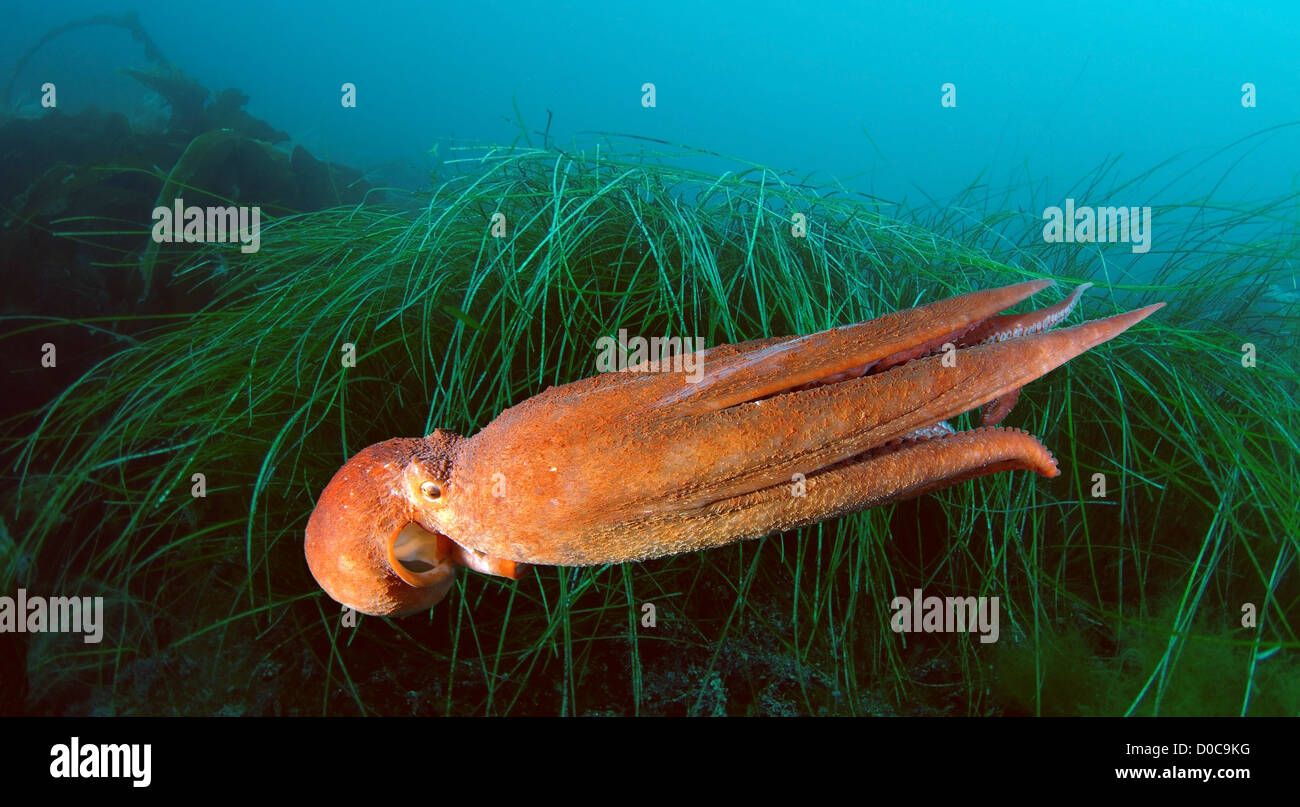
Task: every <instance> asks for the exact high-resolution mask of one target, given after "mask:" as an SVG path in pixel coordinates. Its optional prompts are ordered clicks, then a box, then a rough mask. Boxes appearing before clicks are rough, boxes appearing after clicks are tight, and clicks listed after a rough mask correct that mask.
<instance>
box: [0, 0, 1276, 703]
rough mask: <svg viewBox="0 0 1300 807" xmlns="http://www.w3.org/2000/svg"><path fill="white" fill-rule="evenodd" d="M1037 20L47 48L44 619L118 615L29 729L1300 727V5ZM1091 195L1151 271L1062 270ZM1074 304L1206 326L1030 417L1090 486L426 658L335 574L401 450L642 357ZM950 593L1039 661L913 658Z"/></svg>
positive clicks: (983, 14) (606, 25)
mask: <svg viewBox="0 0 1300 807" xmlns="http://www.w3.org/2000/svg"><path fill="white" fill-rule="evenodd" d="M993 6H994V7H985V4H974V3H845V4H842V5H839V6H837V7H814V6H809V7H800V6H797V5H793V6H792V5H791V4H778V3H771V4H764V3H671V2H670V3H656V4H650V5H641V4H598V3H558V2H557V3H548V4H530V3H510V2H505V3H481V4H472V5H469V6H465V5H458V4H445V5H444V4H416V3H409V4H399V3H391V4H379V5H377V6H376V7H374V8H368V7H361V6H357V5H356V4H351V3H310V4H308V3H300V2H277V3H271V4H259V3H243V2H232V3H226V4H222V5H221V6H220V8H219V9H217V10H215V11H214V10H204V11H203V12H202V13H198V12H196V10H195V9H194V8H192V7H189V6H186V5H185V4H162V3H152V4H149V3H139V4H136V5H134V7H133V8H127V7H116V6H105V5H103V4H100V3H94V2H62V3H58V4H46V5H37V4H25V5H23V6H20V7H15V8H12V9H9V10H7V11H6V19H7V21H8V23H9V24H8V25H6V26H5V27H4V28H3V30H0V54H2V55H3V58H2V59H0V70H3V71H4V73H3V75H0V80H2V81H3V84H0V86H2V87H3V88H4V89H3V92H4V96H3V97H0V107H2V108H0V164H3V171H2V172H0V218H2V219H3V222H4V223H3V227H2V229H0V289H3V291H0V317H2V320H0V358H2V360H3V362H4V371H5V376H6V381H5V389H6V393H5V397H4V404H3V410H2V411H0V416H2V417H3V421H2V422H3V429H2V430H0V439H2V440H3V442H0V452H3V453H2V454H0V459H2V460H3V465H0V476H2V477H3V480H4V485H3V493H2V494H0V595H9V596H13V595H14V593H15V591H16V590H18V589H19V588H22V589H24V590H26V591H28V592H32V593H38V594H47V595H65V596H73V595H76V596H102V597H104V602H105V609H104V613H105V623H104V629H105V635H104V640H103V641H102V642H100V643H86V642H83V641H82V637H81V636H80V635H77V634H56V633H30V634H20V633H0V677H2V680H0V683H2V684H3V687H2V688H0V713H5V714H22V713H27V714H47V715H53V714H202V715H216V714H220V715H263V714H268V715H317V714H330V715H336V714H347V715H351V714H400V715H434V714H457V715H486V714H493V715H498V714H529V715H549V714H579V715H585V714H616V715H623V714H673V715H680V714H705V715H712V714H718V715H752V714H765V715H766V714H777V715H786V714H790V715H793V714H854V715H892V714H901V715H1053V714H1069V715H1076V714H1082V715H1112V714H1141V715H1152V714H1155V715H1202V714H1204V715H1240V714H1244V715H1296V714H1297V713H1300V660H1298V659H1300V638H1297V629H1298V628H1300V583H1298V578H1297V570H1296V554H1297V550H1300V515H1298V512H1297V504H1296V503H1297V501H1300V477H1298V475H1297V473H1298V469H1297V464H1298V463H1297V456H1298V452H1297V434H1298V433H1300V428H1298V427H1300V417H1298V416H1297V406H1296V394H1297V362H1298V360H1300V355H1297V351H1296V338H1297V336H1298V334H1297V324H1298V323H1300V320H1298V319H1297V317H1300V289H1298V288H1297V285H1296V278H1295V272H1296V268H1297V262H1298V261H1300V157H1298V156H1297V155H1300V77H1298V76H1297V74H1296V71H1295V62H1294V51H1295V36H1294V33H1295V31H1297V30H1300V8H1298V7H1296V6H1294V5H1292V4H1286V3H1276V4H1272V5H1269V4H1258V5H1255V6H1254V7H1250V8H1240V7H1236V6H1233V5H1232V4H1226V3H1210V2H1206V3H1193V4H1186V3H1141V4H1136V3H1119V2H1093V3H1088V4H1086V5H1083V6H1079V7H1077V8H1073V9H1069V8H1065V7H1058V6H1053V5H1050V4H1049V5H1044V4H1041V3H1033V4H1031V3H1027V2H1007V3H999V4H993ZM47 84H48V85H53V88H54V90H53V92H54V93H55V96H54V98H56V99H57V100H56V101H55V102H54V103H51V100H52V98H51V91H50V90H49V89H47V88H46V85H47ZM344 85H352V87H353V88H354V93H355V94H354V95H352V96H349V93H348V91H347V90H346V88H345V87H344ZM349 97H351V98H352V99H353V100H354V101H355V103H354V104H348V103H346V101H345V99H347V98H349ZM180 197H183V198H184V199H185V203H186V204H199V205H205V204H208V205H210V204H237V205H249V206H251V205H257V206H260V208H261V210H262V232H261V243H260V248H259V249H258V250H257V251H256V252H241V251H240V249H239V247H238V245H237V244H211V245H203V244H192V243H161V244H160V243H158V242H156V241H155V240H153V239H151V238H150V232H151V227H152V224H153V221H152V219H151V213H152V211H153V210H154V208H155V207H156V206H169V205H171V204H172V202H173V201H174V200H175V199H177V198H180ZM1067 199H1073V200H1074V201H1075V202H1077V204H1078V205H1081V206H1082V205H1091V206H1121V205H1122V206H1135V207H1150V208H1151V211H1152V221H1153V225H1152V229H1151V233H1150V235H1151V246H1150V250H1149V251H1146V252H1138V251H1135V250H1134V249H1133V248H1132V247H1133V245H1132V244H1129V243H1055V242H1049V241H1048V240H1046V239H1045V238H1044V229H1043V228H1044V222H1045V219H1044V216H1045V211H1047V210H1048V209H1049V208H1051V207H1053V206H1063V205H1065V204H1066V200H1067ZM793 212H803V213H805V214H806V215H807V219H808V221H809V222H810V225H809V228H808V231H807V233H806V235H805V236H804V237H801V238H798V239H794V238H791V227H790V223H791V218H790V217H791V214H792V213H793ZM495 213H501V214H504V216H505V221H507V222H509V227H508V229H507V232H506V234H505V235H504V236H503V237H497V235H495V234H493V233H492V216H493V214H495ZM1039 277H1047V278H1052V279H1055V280H1057V281H1058V286H1057V288H1056V289H1054V290H1051V291H1048V292H1044V293H1043V295H1040V297H1041V298H1044V299H1045V302H1047V303H1050V302H1055V301H1056V300H1057V299H1059V297H1060V295H1062V294H1064V293H1065V292H1066V291H1068V289H1070V288H1072V287H1073V286H1074V285H1075V284H1078V283H1081V282H1085V281H1090V282H1092V283H1094V284H1095V285H1096V287H1095V288H1094V289H1092V290H1091V291H1090V292H1089V293H1088V294H1087V295H1085V297H1084V300H1083V303H1082V306H1081V307H1082V311H1081V312H1078V313H1076V314H1074V315H1073V316H1072V318H1071V322H1080V321H1083V320H1085V319H1093V318H1096V317H1100V316H1105V315H1109V314H1112V313H1116V312H1118V311H1122V310H1128V309H1131V308H1134V307H1136V306H1138V305H1143V304H1147V303H1151V302H1156V301H1164V302H1165V303H1167V305H1166V307H1165V308H1164V309H1162V310H1161V311H1160V312H1159V313H1158V314H1157V315H1156V316H1153V317H1152V318H1150V319H1149V320H1147V321H1146V322H1144V323H1142V324H1141V325H1140V326H1138V327H1135V328H1134V329H1133V330H1131V331H1130V332H1128V333H1126V334H1124V335H1123V336H1122V337H1120V338H1118V339H1116V340H1115V341H1114V342H1112V343H1109V344H1107V345H1104V346H1102V347H1099V348H1098V349H1096V350H1093V351H1090V352H1089V353H1087V354H1085V355H1083V356H1080V357H1079V358H1078V359H1075V360H1073V361H1071V362H1070V363H1069V364H1067V365H1065V366H1063V367H1061V368H1060V369H1058V370H1056V371H1054V372H1052V373H1051V374H1049V375H1048V376H1046V377H1044V378H1042V379H1040V380H1038V381H1036V382H1034V383H1032V384H1031V385H1029V386H1028V387H1027V388H1026V389H1025V392H1024V395H1023V396H1022V398H1021V400H1020V402H1019V404H1018V405H1017V408H1016V411H1015V412H1014V413H1013V415H1012V417H1011V419H1010V420H1009V421H1008V423H1009V425H1014V426H1017V427H1020V428H1025V429H1028V430H1030V431H1031V432H1033V433H1034V434H1036V435H1038V436H1039V437H1040V438H1041V439H1042V440H1043V441H1044V443H1045V444H1046V445H1047V446H1048V447H1049V448H1050V449H1051V450H1052V451H1053V453H1054V454H1055V455H1056V456H1057V458H1058V460H1059V461H1060V464H1061V469H1062V475H1061V477H1058V478H1057V479H1055V480H1045V479H1039V478H1034V477H1032V475H1030V474H1027V473H1019V472H1018V473H1013V474H1002V475H998V476H994V477H988V478H984V479H980V480H976V481H973V482H966V483H963V484H961V485H958V486H956V487H953V488H950V489H947V490H944V491H941V492H939V493H936V494H932V495H929V496H926V497H923V498H921V499H917V500H913V501H908V502H903V503H899V504H896V505H892V506H888V507H884V508H878V509H876V510H871V511H867V512H864V513H860V514H856V515H853V516H849V517H845V518H840V519H835V520H831V521H828V522H824V523H822V524H819V525H816V526H813V527H808V528H804V529H802V530H799V531H795V532H791V533H787V534H783V535H780V536H773V537H770V538H766V539H762V540H760V541H752V542H746V543H742V544H738V545H734V546H730V547H725V548H722V549H717V550H713V551H709V552H703V553H694V554H691V555H682V556H676V557H670V558H662V559H658V560H653V561H647V562H644V563H635V564H624V565H616V566H607V567H592V568H574V569H564V568H551V567H538V568H536V569H534V570H532V571H530V573H529V574H528V575H527V576H526V577H525V578H524V579H522V580H520V581H518V582H512V581H506V580H502V579H499V578H490V577H486V576H483V575H478V574H474V573H471V572H462V574H461V575H460V576H459V578H458V582H457V584H456V587H455V589H453V591H452V592H451V594H450V595H449V596H448V597H447V599H445V600H444V601H443V602H442V603H440V604H438V605H437V606H436V607H435V608H433V609H432V611H430V612H429V613H428V614H427V615H425V614H421V615H417V616H412V617H407V618H404V619H400V620H386V619H379V618H374V617H364V616H363V617H360V618H356V617H355V615H353V617H352V618H351V619H347V618H345V617H346V616H347V615H345V614H341V613H340V610H339V607H338V605H337V604H336V603H334V602H333V601H332V600H330V599H329V598H328V597H327V596H326V595H325V594H324V593H323V592H321V591H320V590H319V587H318V586H317V585H316V584H315V582H314V581H313V580H312V578H311V575H310V573H309V572H308V570H307V567H306V564H305V562H304V560H303V552H302V538H303V529H304V527H305V525H306V521H307V517H308V515H309V514H310V513H311V510H312V507H313V506H314V503H315V501H316V497H317V496H318V495H319V493H320V491H321V489H322V488H323V487H324V485H325V483H326V482H327V481H328V480H329V479H330V477H331V475H332V474H333V473H334V471H335V470H337V469H338V467H339V466H340V465H341V464H342V463H343V462H344V461H345V460H346V459H347V458H348V457H349V456H351V455H352V454H354V453H355V452H356V451H357V450H359V449H360V448H362V447H364V446H366V445H368V444H370V443H373V442H377V441H379V440H383V439H387V438H390V437H394V436H414V435H417V434H424V433H427V432H429V431H431V430H432V429H433V428H435V427H441V428H449V429H453V430H455V431H457V432H459V433H461V434H472V433H474V432H475V431H477V430H478V429H480V428H482V427H483V426H484V425H486V424H487V423H488V422H490V421H491V420H492V419H493V418H494V417H495V416H496V415H497V414H498V413H499V412H500V411H502V410H503V409H505V408H506V407H508V406H510V405H513V404H517V403H519V402H520V401H523V400H525V399H526V398H528V397H530V396H532V395H535V394H537V393H539V392H541V391H542V390H543V389H545V388H546V387H548V386H551V385H554V384H562V383H566V382H569V381H574V380H577V379H580V378H583V377H586V376H589V375H592V374H594V373H595V371H596V368H595V359H596V352H595V350H594V349H593V348H592V345H593V344H594V343H595V340H596V339H597V338H599V337H600V336H603V335H609V334H614V333H616V332H617V331H618V330H619V329H620V328H626V329H628V330H629V331H631V332H636V333H642V334H647V335H649V334H665V333H673V334H689V335H699V336H702V337H704V339H705V342H706V344H708V345H710V346H712V345H717V344H722V343H726V342H735V341H741V340H745V339H754V338H758V337H762V336H769V335H786V334H794V333H809V332H812V331H815V330H819V329H824V328H830V327H835V326H838V325H844V324H848V323H852V322H856V321H861V320H865V319H870V318H872V317H875V316H879V315H880V314H883V313H886V312H889V311H894V310H899V309H904V308H908V307H911V306H913V305H916V304H919V303H923V302H929V301H932V300H935V299H939V298H942V297H945V296H949V295H952V294H958V293H963V292H966V291H970V290H973V289H976V288H988V287H991V286H997V285H1005V284H1009V283H1013V282H1018V281H1022V280H1027V279H1032V278H1039ZM1045 302H1043V301H1040V302H1038V303H1037V305H1042V304H1045ZM347 343H350V344H355V345H356V346H357V362H356V365H355V366H344V365H343V364H342V363H340V361H339V356H340V350H341V348H342V346H343V345H345V344H347ZM46 345H53V346H54V347H55V348H56V349H57V362H54V363H50V362H43V357H46V356H48V355H49V351H48V349H47V348H46V347H45V346H46ZM196 473H201V474H203V476H204V479H205V481H206V490H205V491H204V492H203V494H202V495H195V494H194V492H193V484H194V483H193V478H194V477H193V475H194V474H196ZM1094 474H1102V475H1104V477H1105V478H1106V479H1107V480H1108V481H1107V492H1105V493H1104V494H1103V495H1097V493H1096V492H1095V491H1094V478H1095V477H1094ZM915 588H923V589H925V590H926V593H927V594H938V595H940V596H944V595H955V596H967V595H982V596H996V597H999V598H1000V601H1001V604H1002V629H1001V635H1000V638H999V640H998V641H997V642H995V643H992V644H983V643H981V642H980V641H979V640H978V637H976V636H974V635H971V634H965V633H957V634H953V633H938V634H897V633H894V632H892V631H891V630H890V626H889V618H890V615H891V612H890V610H889V607H888V603H889V602H890V601H891V600H892V598H893V597H894V596H896V595H898V594H905V595H910V593H911V592H912V591H913V590H914V589H915ZM646 603H653V604H654V605H655V606H656V611H657V620H656V624H654V625H645V624H643V623H642V619H641V616H642V613H643V611H642V606H643V605H644V604H646Z"/></svg>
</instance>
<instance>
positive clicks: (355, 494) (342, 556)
mask: <svg viewBox="0 0 1300 807" xmlns="http://www.w3.org/2000/svg"><path fill="white" fill-rule="evenodd" d="M415 443H416V441H414V440H409V439H404V438H398V439H394V440H386V441H384V442H382V443H376V444H374V445H372V446H369V447H367V448H365V449H363V450H362V451H361V452H359V453H358V454H357V455H356V456H354V457H353V458H352V459H350V460H348V462H347V464H345V465H344V466H343V467H342V468H340V469H339V471H338V473H336V474H334V478H333V479H331V480H330V482H329V484H328V485H326V486H325V490H324V491H322V492H321V495H320V499H319V501H318V502H317V503H316V509H315V510H313V511H312V514H311V518H310V519H309V520H308V521H307V538H306V545H305V548H306V554H307V565H308V566H309V567H310V568H311V573H312V576H313V577H315V578H316V582H317V583H319V584H320V586H321V588H323V589H324V590H325V592H326V593H327V594H329V595H330V596H331V597H332V598H334V599H335V600H336V601H338V602H340V603H342V604H343V605H345V606H348V607H349V608H354V609H356V610H358V611H360V612H362V613H364V614H371V615H373V616H404V615H406V614H411V613H415V612H417V611H421V610H425V609H428V608H430V607H432V606H433V605H434V604H435V603H437V602H438V601H439V600H441V599H442V598H443V597H444V596H446V594H447V591H448V590H450V588H451V586H452V584H453V583H454V582H455V578H456V567H457V566H458V565H460V564H459V563H458V561H457V554H458V550H459V547H458V546H457V545H456V544H455V543H454V542H453V541H452V540H451V539H449V538H448V537H447V536H445V535H443V534H441V533H439V532H436V531H434V530H430V529H428V528H426V527H425V526H424V525H422V524H421V523H420V522H419V521H418V520H417V519H416V512H415V509H414V507H413V506H412V504H411V501H410V498H409V495H408V492H407V486H406V485H405V484H404V478H405V472H406V469H407V467H408V466H409V465H410V463H411V457H412V453H413V448H414V444H415Z"/></svg>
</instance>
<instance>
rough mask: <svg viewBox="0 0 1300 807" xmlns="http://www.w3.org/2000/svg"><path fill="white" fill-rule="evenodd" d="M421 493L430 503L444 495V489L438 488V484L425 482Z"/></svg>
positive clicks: (421, 487)
mask: <svg viewBox="0 0 1300 807" xmlns="http://www.w3.org/2000/svg"><path fill="white" fill-rule="evenodd" d="M420 493H422V494H424V498H426V499H428V500H429V501H431V502H432V501H436V500H437V499H438V497H439V496H441V495H442V488H440V487H438V483H437V482H425V483H424V484H422V485H420Z"/></svg>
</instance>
